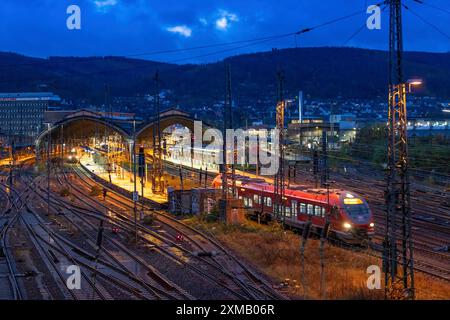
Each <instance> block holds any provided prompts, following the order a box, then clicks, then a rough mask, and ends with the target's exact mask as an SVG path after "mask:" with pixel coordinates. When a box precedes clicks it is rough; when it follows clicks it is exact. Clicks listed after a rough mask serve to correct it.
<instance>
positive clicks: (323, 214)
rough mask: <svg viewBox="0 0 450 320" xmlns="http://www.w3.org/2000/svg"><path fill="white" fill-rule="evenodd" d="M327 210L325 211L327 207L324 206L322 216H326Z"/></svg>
mask: <svg viewBox="0 0 450 320" xmlns="http://www.w3.org/2000/svg"><path fill="white" fill-rule="evenodd" d="M325 215H326V212H325V208H322V217H325Z"/></svg>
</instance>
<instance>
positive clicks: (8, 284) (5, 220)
mask: <svg viewBox="0 0 450 320" xmlns="http://www.w3.org/2000/svg"><path fill="white" fill-rule="evenodd" d="M0 192H1V193H2V195H3V200H4V201H6V205H5V207H4V210H3V212H2V213H1V214H0V228H1V229H0V230H1V231H0V300H22V299H23V298H24V294H23V293H22V289H21V285H20V283H19V279H18V276H17V272H16V268H15V265H14V263H13V258H12V256H13V255H12V253H11V251H10V244H9V239H8V233H9V231H10V229H11V226H12V225H13V223H14V220H15V219H14V217H13V216H11V211H12V202H11V198H10V195H9V194H8V192H7V191H5V190H4V189H3V188H0Z"/></svg>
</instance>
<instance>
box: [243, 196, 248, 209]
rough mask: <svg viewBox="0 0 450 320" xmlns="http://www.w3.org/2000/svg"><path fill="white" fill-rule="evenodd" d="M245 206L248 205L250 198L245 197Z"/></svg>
mask: <svg viewBox="0 0 450 320" xmlns="http://www.w3.org/2000/svg"><path fill="white" fill-rule="evenodd" d="M244 206H246V207H248V199H247V198H246V197H244Z"/></svg>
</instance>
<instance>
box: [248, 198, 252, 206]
mask: <svg viewBox="0 0 450 320" xmlns="http://www.w3.org/2000/svg"><path fill="white" fill-rule="evenodd" d="M248 206H249V207H253V200H252V198H249V199H248Z"/></svg>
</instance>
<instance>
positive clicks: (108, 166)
mask: <svg viewBox="0 0 450 320" xmlns="http://www.w3.org/2000/svg"><path fill="white" fill-rule="evenodd" d="M106 108H108V112H107V109H106ZM107 114H109V120H108V121H109V122H112V117H113V114H112V105H111V92H110V88H109V86H105V119H106V118H107V116H106V115H107ZM104 134H105V143H106V148H107V149H106V150H107V153H106V170H107V172H108V178H109V183H112V179H111V171H112V168H111V155H110V152H111V146H110V144H111V142H110V139H109V135H110V132H109V129H108V126H105V131H104Z"/></svg>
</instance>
